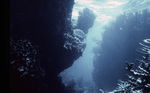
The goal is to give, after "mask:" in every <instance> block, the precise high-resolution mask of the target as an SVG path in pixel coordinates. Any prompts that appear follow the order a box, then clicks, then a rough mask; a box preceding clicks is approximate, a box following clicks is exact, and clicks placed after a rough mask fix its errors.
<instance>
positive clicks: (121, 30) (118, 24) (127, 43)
mask: <svg viewBox="0 0 150 93" xmlns="http://www.w3.org/2000/svg"><path fill="white" fill-rule="evenodd" d="M149 18H150V12H149V11H148V10H147V9H145V10H142V11H139V12H135V13H124V14H121V15H119V16H118V17H117V18H116V20H114V21H112V22H110V23H109V24H107V25H106V26H105V27H104V29H105V31H104V33H103V35H102V36H103V39H102V42H101V43H100V44H99V46H100V47H97V48H95V50H94V52H95V57H94V62H93V64H94V71H93V78H94V80H95V82H96V84H97V86H98V87H99V88H101V89H102V90H104V91H112V90H114V88H115V86H116V85H117V81H118V79H122V80H126V79H127V77H126V73H127V71H126V70H125V69H124V62H125V61H126V60H128V62H132V63H134V66H132V68H135V67H137V66H138V63H137V62H135V61H134V60H135V58H140V57H141V55H142V54H140V53H138V51H136V49H138V48H139V47H140V45H139V44H138V43H139V41H141V40H144V39H146V38H149V35H150V31H149V29H150V24H149V22H150V20H149ZM108 64H111V65H108ZM130 67H131V66H130ZM122 73H125V74H122Z"/></svg>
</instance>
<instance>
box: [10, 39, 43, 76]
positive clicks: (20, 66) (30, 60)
mask: <svg viewBox="0 0 150 93" xmlns="http://www.w3.org/2000/svg"><path fill="white" fill-rule="evenodd" d="M38 55H39V53H38V51H37V49H36V48H35V47H34V46H33V45H32V43H31V42H30V41H29V40H27V39H22V38H19V37H16V36H11V37H10V70H11V71H15V72H18V73H19V74H18V76H19V77H36V78H37V77H43V76H44V75H45V71H44V69H42V67H41V66H40V63H39V60H38V59H39V58H38Z"/></svg>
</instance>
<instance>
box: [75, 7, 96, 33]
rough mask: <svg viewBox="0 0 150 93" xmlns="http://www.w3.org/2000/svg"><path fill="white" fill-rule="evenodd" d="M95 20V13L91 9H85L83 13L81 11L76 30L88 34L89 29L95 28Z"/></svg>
mask: <svg viewBox="0 0 150 93" xmlns="http://www.w3.org/2000/svg"><path fill="white" fill-rule="evenodd" d="M95 19H96V15H95V13H94V12H93V11H92V10H91V9H89V8H84V9H83V10H82V11H79V17H78V21H77V27H76V28H78V29H81V30H83V31H84V33H85V34H87V33H88V29H89V28H91V27H92V26H93V24H94V21H95Z"/></svg>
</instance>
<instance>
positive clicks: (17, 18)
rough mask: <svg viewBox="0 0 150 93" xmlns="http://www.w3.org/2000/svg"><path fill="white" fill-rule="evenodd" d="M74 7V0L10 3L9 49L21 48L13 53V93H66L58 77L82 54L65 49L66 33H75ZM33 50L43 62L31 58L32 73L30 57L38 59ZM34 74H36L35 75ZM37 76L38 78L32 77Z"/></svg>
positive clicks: (40, 0) (11, 87) (11, 63)
mask: <svg viewBox="0 0 150 93" xmlns="http://www.w3.org/2000/svg"><path fill="white" fill-rule="evenodd" d="M73 5H74V0H63V1H62V0H38V1H37V0H21V1H20V0H11V1H10V48H12V47H16V49H18V50H16V51H14V50H15V49H13V48H12V49H11V50H10V57H11V61H10V68H11V69H10V72H11V73H10V81H11V82H10V89H11V93H30V92H32V93H63V91H64V90H63V85H62V84H61V80H60V78H58V77H57V75H58V74H59V73H60V72H61V71H63V70H64V69H66V68H68V67H70V66H71V65H72V64H73V62H74V60H76V59H77V58H78V57H80V56H81V55H82V52H79V51H77V49H72V50H69V49H66V48H64V43H65V39H66V38H65V36H64V33H68V32H73V29H72V26H71V14H72V8H73ZM16 37H17V38H16ZM12 43H13V44H15V45H13V44H12ZM19 43H21V44H22V45H20V44H19ZM27 45H28V46H27ZM35 46H36V47H37V48H35ZM19 47H22V48H21V49H20V48H19ZM29 47H30V48H29ZM26 48H27V49H29V50H27V49H26ZM36 49H37V50H36ZM34 50H35V51H37V52H38V53H39V55H40V56H39V57H38V58H39V59H40V61H39V60H38V62H37V60H34V59H32V61H33V60H34V61H33V62H31V64H32V63H33V65H32V66H33V67H34V68H35V69H31V71H30V70H29V69H30V67H32V66H26V65H24V64H28V62H29V61H31V60H29V61H28V59H27V58H32V57H33V58H35V57H34V56H35V55H36V54H35V53H32V54H31V55H30V53H31V52H32V51H34ZM21 51H24V52H26V53H21ZM15 52H16V53H15ZM28 54H29V55H28ZM18 55H20V56H18ZM24 55H27V56H24ZM13 56H15V57H13ZM22 57H24V60H22ZM17 59H21V60H22V62H20V61H19V60H18V61H16V60H17ZM35 59H36V58H35ZM14 61H15V63H14V64H13V62H14ZM19 62H20V63H19ZM34 63H35V64H34ZM38 64H40V65H38ZM13 65H14V66H13ZM17 65H19V67H17ZM39 67H40V68H41V69H40V68H39ZM18 68H19V70H18ZM36 68H38V69H39V70H38V69H36ZM14 69H16V70H15V71H14ZM32 70H33V71H32ZM36 70H37V71H36ZM34 71H36V72H37V73H36V74H35V75H34V74H33V72H34ZM38 71H39V72H38ZM20 72H21V73H20ZM30 72H32V73H30ZM18 73H19V74H18ZM27 73H28V74H27ZM36 75H37V77H32V76H36ZM38 75H41V76H38ZM13 86H15V87H13Z"/></svg>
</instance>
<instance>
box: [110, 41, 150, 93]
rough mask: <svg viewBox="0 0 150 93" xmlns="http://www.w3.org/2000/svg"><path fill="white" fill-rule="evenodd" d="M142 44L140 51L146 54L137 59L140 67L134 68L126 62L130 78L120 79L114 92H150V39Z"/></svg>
mask: <svg viewBox="0 0 150 93" xmlns="http://www.w3.org/2000/svg"><path fill="white" fill-rule="evenodd" d="M140 45H141V46H142V48H139V49H138V51H139V52H140V53H142V54H143V55H144V56H143V59H137V62H139V66H138V69H136V70H133V69H132V66H131V65H129V63H128V62H126V64H127V65H126V69H127V70H128V71H129V72H130V75H127V76H128V80H127V81H122V80H120V82H119V83H118V87H117V88H116V90H114V91H113V93H150V39H145V40H144V43H140ZM132 65H133V64H132Z"/></svg>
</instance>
